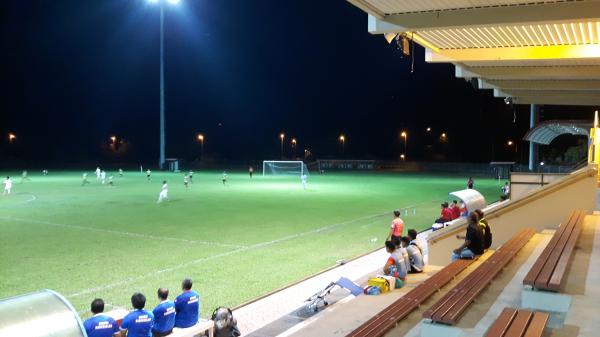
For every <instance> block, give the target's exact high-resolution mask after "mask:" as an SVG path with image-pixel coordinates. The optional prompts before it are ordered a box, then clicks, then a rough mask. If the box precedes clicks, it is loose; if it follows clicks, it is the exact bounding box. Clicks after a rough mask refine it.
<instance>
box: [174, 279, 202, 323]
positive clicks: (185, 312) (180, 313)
mask: <svg viewBox="0 0 600 337" xmlns="http://www.w3.org/2000/svg"><path fill="white" fill-rule="evenodd" d="M181 289H182V290H183V293H181V295H179V296H177V298H176V299H175V311H176V312H177V314H176V315H175V326H176V327H178V328H189V327H191V326H194V325H196V323H198V315H199V313H200V295H199V294H198V293H197V292H195V291H194V290H192V279H189V278H186V279H184V280H183V282H181Z"/></svg>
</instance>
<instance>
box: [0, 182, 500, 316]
mask: <svg viewBox="0 0 600 337" xmlns="http://www.w3.org/2000/svg"><path fill="white" fill-rule="evenodd" d="M6 174H10V172H3V173H2V175H4V176H5V175H6ZM113 174H114V173H113ZM115 176H116V175H115ZM30 178H31V179H30V180H29V181H25V182H22V183H21V181H20V180H21V178H20V175H17V174H15V178H14V180H15V185H14V189H13V194H12V195H10V196H4V197H2V198H0V228H1V231H0V233H2V234H1V239H2V245H1V246H0V247H1V248H0V255H1V256H2V258H1V259H0V270H1V272H0V273H1V278H0V279H1V281H0V298H3V297H8V296H12V295H17V294H23V293H27V292H31V291H34V290H38V289H41V288H49V289H53V290H56V291H58V292H60V293H62V294H64V295H65V296H66V297H67V298H68V299H69V300H70V301H71V302H72V303H73V304H74V305H75V307H76V309H77V310H78V311H80V312H81V313H85V312H86V311H87V310H88V307H89V303H90V301H91V300H92V299H93V298H95V297H101V298H103V299H104V300H105V301H106V302H107V303H110V304H111V305H113V306H118V307H125V308H129V298H130V296H131V294H132V293H133V292H135V291H141V292H143V293H145V294H146V296H147V298H148V299H149V303H148V307H153V306H154V305H155V304H156V303H157V300H156V299H155V292H156V289H157V288H158V287H160V286H166V287H169V288H171V289H172V293H173V294H175V293H177V292H179V285H180V281H181V279H182V278H184V277H187V276H189V277H192V278H193V279H194V281H195V283H194V288H196V289H197V290H198V291H199V292H200V293H201V295H202V316H208V315H210V313H211V312H212V310H213V309H214V308H215V307H216V306H219V305H225V306H235V305H238V304H240V303H243V302H245V301H248V300H251V299H253V298H256V297H258V296H260V295H262V294H265V293H267V292H269V291H272V290H274V289H277V288H279V287H282V286H284V285H286V284H289V283H291V282H294V281H296V280H299V279H301V278H303V277H305V276H308V275H310V274H313V273H316V272H318V271H320V270H323V269H324V268H327V267H330V266H332V265H335V263H336V261H338V260H342V259H350V258H352V257H355V256H358V255H361V254H363V253H365V252H367V251H370V250H373V249H375V248H378V247H381V246H382V245H383V240H384V239H385V236H386V235H387V233H388V231H389V227H388V226H389V222H390V220H391V211H392V210H393V209H395V208H401V209H403V218H404V220H405V222H406V224H407V225H406V228H416V229H425V228H427V227H429V226H430V225H431V223H432V221H433V219H435V218H436V217H437V216H438V213H439V204H440V202H442V201H444V200H447V195H448V192H450V191H455V190H459V189H463V188H464V187H465V183H466V177H463V176H444V175H426V174H406V173H368V174H367V173H365V174H362V173H353V174H327V175H323V176H317V175H312V176H311V177H310V178H309V183H308V188H307V190H302V187H301V184H300V179H299V178H298V177H262V176H255V177H254V179H252V180H250V179H249V178H248V176H247V174H241V173H233V174H230V175H229V181H228V183H227V186H223V184H222V183H221V174H220V172H205V173H197V174H195V176H194V181H193V184H192V185H191V187H190V188H189V190H186V189H185V188H184V186H183V175H182V174H174V173H155V174H154V175H153V178H152V182H147V181H146V178H145V176H143V175H141V174H140V173H139V172H125V175H124V177H123V178H115V186H114V187H107V186H104V185H102V184H100V183H99V182H97V181H96V179H95V177H91V178H90V182H91V184H89V185H86V186H81V172H60V173H58V172H51V173H50V175H49V176H46V177H43V176H41V175H37V174H35V175H33V174H30ZM163 179H166V180H168V182H169V184H170V190H169V196H170V200H169V201H168V202H166V203H162V204H157V203H156V200H157V197H158V193H159V191H160V187H161V182H162V180H163ZM475 179H476V180H475V181H476V183H475V184H476V185H475V188H476V189H478V190H479V191H481V192H482V193H483V194H484V195H485V196H486V198H487V199H488V201H493V200H496V199H498V196H499V194H500V193H499V192H500V183H498V182H497V181H495V180H492V179H484V178H475ZM375 238H376V239H377V240H375ZM382 263H384V261H382Z"/></svg>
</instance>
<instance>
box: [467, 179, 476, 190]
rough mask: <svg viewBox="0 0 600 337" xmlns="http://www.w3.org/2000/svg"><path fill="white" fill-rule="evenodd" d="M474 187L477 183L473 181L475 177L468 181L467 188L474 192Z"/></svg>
mask: <svg viewBox="0 0 600 337" xmlns="http://www.w3.org/2000/svg"><path fill="white" fill-rule="evenodd" d="M473 185H475V181H473V177H469V180H467V188H468V189H470V190H472V189H473Z"/></svg>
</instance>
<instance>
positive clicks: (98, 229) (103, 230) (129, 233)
mask: <svg viewBox="0 0 600 337" xmlns="http://www.w3.org/2000/svg"><path fill="white" fill-rule="evenodd" d="M0 220H6V221H17V222H29V223H36V224H41V225H47V226H53V227H61V228H69V229H77V230H87V231H92V232H97V233H108V234H117V235H122V236H123V235H124V236H131V237H137V238H143V239H150V240H159V241H163V242H164V241H175V242H184V243H189V244H201V245H209V246H220V247H226V248H240V247H246V246H243V245H233V244H229V243H219V242H212V241H198V240H189V239H182V238H172V237H165V236H156V235H149V234H143V233H133V232H124V231H117V230H112V229H102V228H93V227H86V226H78V225H67V224H61V223H56V222H50V221H42V220H32V219H21V218H13V217H3V216H2V217H0Z"/></svg>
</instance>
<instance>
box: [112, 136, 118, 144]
mask: <svg viewBox="0 0 600 337" xmlns="http://www.w3.org/2000/svg"><path fill="white" fill-rule="evenodd" d="M110 141H111V142H112V143H113V145H114V144H115V143H116V142H117V137H116V136H110Z"/></svg>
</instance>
